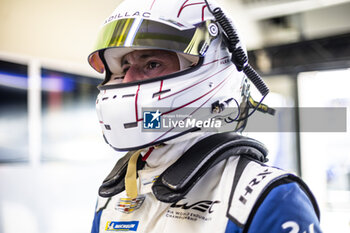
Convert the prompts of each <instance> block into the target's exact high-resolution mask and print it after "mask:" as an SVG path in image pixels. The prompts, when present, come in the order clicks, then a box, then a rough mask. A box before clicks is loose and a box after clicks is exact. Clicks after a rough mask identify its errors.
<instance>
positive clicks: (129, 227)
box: [106, 221, 139, 232]
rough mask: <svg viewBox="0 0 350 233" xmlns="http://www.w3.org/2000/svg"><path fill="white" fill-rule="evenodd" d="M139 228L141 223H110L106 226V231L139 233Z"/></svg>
mask: <svg viewBox="0 0 350 233" xmlns="http://www.w3.org/2000/svg"><path fill="white" fill-rule="evenodd" d="M138 226H139V221H130V222H114V221H109V222H107V224H106V231H123V232H126V231H137V227H138Z"/></svg>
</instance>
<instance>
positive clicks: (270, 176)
mask: <svg viewBox="0 0 350 233" xmlns="http://www.w3.org/2000/svg"><path fill="white" fill-rule="evenodd" d="M290 182H296V183H298V184H299V186H300V187H301V188H302V190H303V191H304V192H305V194H306V195H307V196H308V198H309V199H310V201H311V203H312V204H313V207H314V209H315V212H316V214H317V216H318V217H319V209H318V205H317V202H316V200H315V198H314V196H313V194H312V193H311V191H310V190H309V188H308V187H307V185H306V184H305V183H304V182H303V181H302V180H301V179H300V178H299V177H297V176H295V175H293V174H291V173H288V172H286V171H283V170H281V169H278V168H275V167H270V166H266V165H264V164H261V163H259V162H257V161H252V160H251V159H250V158H247V157H240V160H239V162H238V165H237V170H236V174H235V178H234V181H233V186H232V191H231V195H230V201H229V207H228V210H227V216H228V217H229V218H230V220H231V221H233V222H234V223H235V224H236V225H237V226H239V227H241V228H243V232H248V229H249V226H250V223H251V222H252V220H253V217H254V215H255V213H256V211H257V210H258V208H259V206H260V205H261V203H262V202H263V201H264V199H265V197H266V196H267V195H268V193H269V192H270V191H271V190H272V189H273V188H275V187H276V186H278V185H281V184H285V183H290Z"/></svg>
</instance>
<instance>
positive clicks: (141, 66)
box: [121, 50, 180, 83]
mask: <svg viewBox="0 0 350 233" xmlns="http://www.w3.org/2000/svg"><path fill="white" fill-rule="evenodd" d="M121 62H122V64H121V65H122V69H123V73H124V78H123V83H128V82H133V81H139V80H144V79H149V78H155V77H159V76H164V75H167V74H171V73H174V72H176V71H179V69H180V65H179V60H178V57H177V55H176V53H174V52H169V51H164V50H136V51H133V52H131V53H128V54H127V55H125V56H124V57H123V58H122V61H121Z"/></svg>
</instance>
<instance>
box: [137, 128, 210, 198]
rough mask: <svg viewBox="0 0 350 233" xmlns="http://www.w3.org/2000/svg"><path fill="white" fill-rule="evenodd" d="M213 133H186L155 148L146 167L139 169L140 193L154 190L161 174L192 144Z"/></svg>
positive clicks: (148, 158) (147, 160)
mask: <svg viewBox="0 0 350 233" xmlns="http://www.w3.org/2000/svg"><path fill="white" fill-rule="evenodd" d="M212 134H213V133H210V132H205V133H195V134H192V135H191V134H188V135H184V136H182V137H179V138H176V139H173V140H170V141H168V142H167V143H166V144H165V145H164V146H161V147H159V148H156V149H154V150H153V151H152V152H151V153H150V154H149V156H148V157H147V159H146V164H145V166H144V168H143V169H142V170H139V171H138V176H139V179H138V193H139V194H146V193H150V192H152V184H153V183H154V181H155V180H156V179H157V177H158V176H159V175H160V174H162V173H163V172H164V171H165V170H166V169H167V168H168V167H169V166H171V165H172V164H173V163H174V162H175V161H176V160H177V159H179V158H180V157H181V156H182V155H183V154H184V153H185V152H186V151H187V150H188V149H189V148H190V147H191V146H192V145H194V144H195V143H197V142H198V141H200V140H202V139H203V138H205V137H208V136H210V135H212ZM147 150H148V149H147ZM147 150H145V151H144V152H143V153H142V155H143V156H144V155H145V154H146V153H147Z"/></svg>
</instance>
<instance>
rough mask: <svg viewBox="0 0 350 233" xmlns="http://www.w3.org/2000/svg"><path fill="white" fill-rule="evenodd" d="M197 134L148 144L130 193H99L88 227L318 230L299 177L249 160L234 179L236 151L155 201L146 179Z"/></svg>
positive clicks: (98, 232)
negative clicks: (184, 189) (134, 192)
mask: <svg viewBox="0 0 350 233" xmlns="http://www.w3.org/2000/svg"><path fill="white" fill-rule="evenodd" d="M199 139H200V138H192V139H189V140H186V141H181V142H177V143H172V144H167V145H165V146H164V147H161V148H158V149H155V150H153V151H152V153H151V154H150V155H149V157H148V158H147V160H146V165H145V167H144V168H143V169H142V170H139V171H138V179H137V181H138V197H137V198H136V199H133V200H131V199H130V198H128V197H127V196H126V193H125V190H124V191H123V192H121V193H119V194H117V195H114V196H113V197H111V198H102V197H99V198H98V202H97V206H96V213H95V217H94V221H93V226H92V233H102V232H126V231H129V232H146V233H162V232H164V233H165V232H166V233H180V232H181V233H185V232H196V233H197V232H198V233H206V232H208V233H213V232H216V233H225V232H237V233H240V232H250V233H253V232H259V233H265V232H266V233H277V232H286V233H287V232H288V233H298V232H300V233H317V232H321V230H320V226H319V219H318V216H317V210H316V211H315V209H317V204H315V201H314V199H313V197H311V198H310V195H309V194H308V192H306V191H305V187H303V186H302V185H301V184H300V182H295V181H293V180H288V179H277V178H278V177H281V176H284V175H285V174H289V173H286V172H285V171H282V170H280V169H277V168H273V167H269V166H266V165H263V164H261V163H259V162H256V161H254V160H249V162H248V164H247V166H246V167H245V168H244V169H243V171H239V172H241V173H242V175H241V176H240V178H239V180H238V181H236V182H233V180H234V177H235V173H236V172H237V171H238V170H241V169H239V167H237V166H238V164H239V163H238V162H239V161H240V160H241V159H242V157H240V156H232V157H230V158H229V159H226V160H223V161H221V162H220V163H218V164H217V165H215V166H214V167H213V168H211V169H210V170H208V172H207V173H206V174H205V175H204V176H203V177H202V178H201V179H200V180H199V181H198V182H197V183H196V185H195V186H194V187H193V188H192V189H191V190H190V191H189V192H188V193H187V194H186V195H185V197H184V198H183V199H182V200H179V201H177V202H175V203H164V202H161V201H158V200H157V199H156V197H155V195H154V194H153V192H152V189H151V187H152V184H153V183H154V181H155V180H156V179H157V177H158V176H159V175H160V174H161V173H163V171H164V170H165V169H166V168H168V167H169V166H170V165H171V164H173V163H174V162H175V161H176V160H177V159H178V158H179V157H180V156H181V155H182V154H184V152H185V151H186V150H187V149H188V148H190V147H191V146H192V145H193V144H195V143H196V142H197V141H198V140H199ZM178 172H181V171H178ZM276 180H277V181H276ZM233 184H234V187H233ZM271 184H273V185H271ZM306 188H307V187H306ZM311 196H312V194H311ZM257 200H260V202H259V201H257ZM258 202H259V203H258ZM257 203H258V204H257ZM315 205H316V208H315ZM252 212H254V214H251V213H252Z"/></svg>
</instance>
